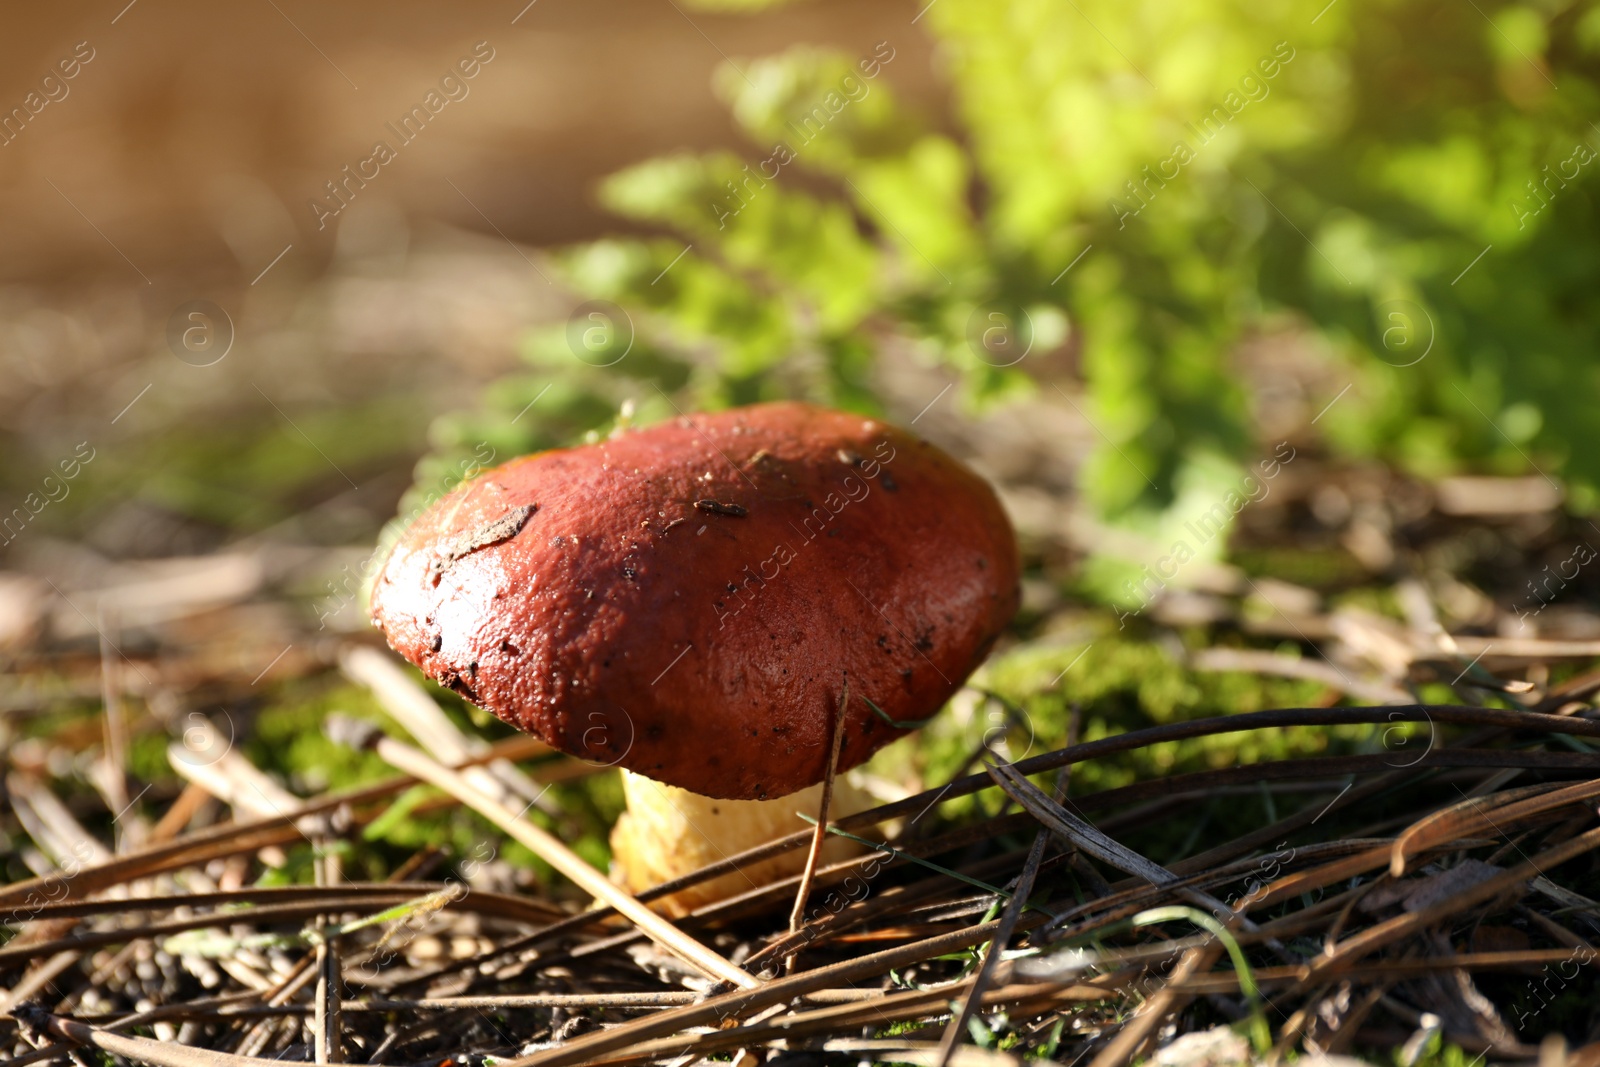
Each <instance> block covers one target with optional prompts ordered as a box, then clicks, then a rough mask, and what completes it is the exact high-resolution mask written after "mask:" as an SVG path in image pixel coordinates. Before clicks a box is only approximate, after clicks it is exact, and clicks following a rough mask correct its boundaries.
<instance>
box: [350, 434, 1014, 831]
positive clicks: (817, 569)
mask: <svg viewBox="0 0 1600 1067" xmlns="http://www.w3.org/2000/svg"><path fill="white" fill-rule="evenodd" d="M1018 595H1019V594H1018V575H1017V551H1016V542H1015V536H1014V534H1013V533H1012V530H1011V525H1010V523H1009V522H1008V521H1007V519H1006V516H1005V513H1004V511H1003V510H1002V509H1001V507H1000V503H999V501H998V500H997V499H996V498H995V495H994V492H993V490H992V489H990V487H989V486H988V485H987V484H986V483H985V482H984V481H983V480H982V479H981V478H979V477H978V476H977V475H976V474H974V473H973V472H972V471H970V470H969V469H968V468H966V467H965V466H963V465H962V464H961V463H959V462H958V461H956V460H955V459H953V458H951V457H950V456H949V455H947V454H946V453H944V452H943V451H941V450H939V449H938V448H936V447H935V446H933V445H932V444H930V443H928V442H927V441H923V440H921V439H919V438H917V437H916V436H915V435H913V434H909V433H907V432H905V431H903V430H900V429H897V428H895V427H892V426H889V425H887V424H885V423H883V422H880V421H877V420H874V419H869V418H865V417H862V416H859V415H850V414H846V413H843V412H838V411H829V410H827V409H824V408H818V407H813V406H810V405H806V404H798V403H778V404H762V405H757V406H754V407H747V408H737V409H734V410H731V411H724V412H719V413H716V414H710V415H695V416H692V417H687V418H680V419H675V420H673V421H671V422H668V423H663V424H660V425H657V426H653V427H650V428H647V429H643V430H635V431H630V432H627V433H623V434H621V435H619V436H617V437H614V438H612V439H610V440H607V441H603V442H601V443H598V444H594V445H588V446H585V447H582V448H575V449H568V450H563V451H554V452H543V453H539V454H537V455H532V456H525V457H523V458H521V459H517V460H513V461H512V462H510V463H507V464H505V465H504V466H501V467H498V468H495V469H494V470H490V471H488V472H486V473H484V474H483V475H481V476H479V477H478V478H476V479H474V480H473V481H471V482H469V483H467V484H465V485H463V486H461V487H459V488H458V489H457V490H456V491H455V492H453V493H451V494H450V495H449V496H447V497H446V498H444V499H443V500H440V501H439V502H437V503H436V504H434V505H433V506H432V507H431V508H429V509H428V510H427V511H426V512H424V513H423V514H422V515H421V516H420V517H419V518H418V519H417V521H416V522H415V523H414V524H413V525H412V526H411V528H410V529H408V530H407V531H406V532H405V533H404V534H403V535H402V536H401V538H400V540H399V541H398V542H397V543H396V545H395V547H394V549H393V551H392V552H391V554H390V556H389V558H388V560H387V561H386V562H385V564H384V567H383V570H382V572H381V573H380V575H379V576H378V580H377V582H376V584H375V586H374V588H373V592H372V616H373V619H374V621H375V622H376V623H377V625H378V626H380V627H381V628H382V629H383V631H384V634H385V636H387V637H388V639H389V643H390V645H392V646H393V647H394V649H395V650H396V651H398V652H399V653H400V654H401V655H403V656H405V657H406V658H407V659H409V660H411V661H412V662H413V663H415V664H417V665H418V666H419V667H421V668H422V669H423V670H424V671H426V672H427V674H428V675H429V676H430V677H432V678H434V679H435V680H437V681H438V682H439V683H440V684H442V685H446V686H449V687H450V688H452V689H454V690H456V691H457V692H459V693H461V694H462V695H463V696H465V697H466V698H467V699H469V700H472V701H474V702H475V703H477V704H480V705H482V706H483V707H485V708H487V709H488V710H490V711H492V712H494V714H496V715H498V716H499V717H500V718H502V719H504V720H505V721H507V722H509V723H511V724H512V725H514V726H517V727H519V728H521V729H524V730H527V731H528V732H530V733H534V734H537V735H538V736H540V737H542V738H544V739H545V740H546V741H548V742H549V743H550V744H552V745H553V746H555V747H557V748H559V749H562V750H563V751H566V752H569V753H571V754H573V755H575V756H577V757H579V758H581V759H586V760H590V761H593V762H595V763H599V764H605V765H620V766H624V767H627V768H628V769H630V770H632V771H636V772H638V773H640V774H643V775H646V776H648V777H651V778H655V779H657V780H658V781H662V782H666V783H669V784H671V785H676V786H679V787H681V788H684V789H689V790H692V791H694V792H697V793H701V794H704V795H706V796H712V797H723V798H730V799H763V798H768V797H778V796H783V795H785V794H788V793H792V792H794V791H795V790H797V789H802V788H804V787H806V786H808V785H811V784H813V783H815V782H817V781H819V780H821V778H822V777H823V775H824V773H825V764H826V762H827V757H828V751H829V744H828V742H829V736H830V735H829V731H830V729H831V724H832V720H833V716H834V714H835V709H837V707H838V701H839V698H840V696H841V693H842V691H843V689H844V685H845V682H846V681H848V683H849V692H850V697H851V699H850V707H849V712H848V715H847V718H846V720H845V735H844V740H843V743H842V748H841V752H840V761H839V763H840V770H844V769H846V768H849V767H853V766H855V765H856V764H859V763H861V762H862V761H863V760H865V759H866V758H867V757H868V756H870V755H871V754H872V753H873V752H874V751H876V750H877V749H878V748H880V747H881V746H883V745H884V744H887V743H888V742H889V741H892V740H894V739H895V738H897V737H900V736H902V735H903V733H904V732H905V729H906V728H910V727H911V726H912V725H914V724H916V723H917V721H918V720H920V719H923V718H926V717H927V716H928V715H929V714H931V713H932V712H934V711H936V710H937V709H938V708H939V707H940V706H941V705H942V704H943V703H944V701H945V700H946V699H948V698H949V697H950V695H951V694H952V693H954V692H955V690H956V689H957V688H958V687H959V686H960V684H961V683H962V681H963V680H964V679H965V678H966V677H967V675H968V674H969V673H971V671H972V670H973V669H974V668H975V667H977V665H978V664H979V663H980V662H981V661H982V659H983V657H984V656H985V655H986V654H987V653H988V651H989V649H990V647H991V646H992V645H993V643H994V641H995V639H996V638H997V637H998V636H999V635H1000V633H1001V631H1002V630H1003V629H1004V627H1005V625H1006V623H1007V622H1008V621H1009V620H1010V618H1011V616H1012V615H1013V614H1014V613H1015V611H1016V608H1017V603H1018Z"/></svg>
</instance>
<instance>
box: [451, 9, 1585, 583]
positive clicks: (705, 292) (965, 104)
mask: <svg viewBox="0 0 1600 1067" xmlns="http://www.w3.org/2000/svg"><path fill="white" fill-rule="evenodd" d="M698 6H702V7H706V6H708V0H702V3H701V4H700V5H698ZM709 6H710V7H711V8H714V9H716V10H724V9H727V8H729V7H730V6H733V7H739V8H754V7H759V6H763V5H762V4H760V3H758V2H742V3H738V4H734V5H730V4H728V3H725V2H717V3H712V4H709ZM907 33H908V34H912V33H918V34H920V33H931V34H933V35H934V36H935V38H936V39H937V40H936V44H937V48H938V55H939V57H940V60H941V62H940V64H939V67H940V70H941V71H942V72H943V73H944V74H945V75H946V76H947V78H948V82H949V88H950V90H951V93H952V100H953V105H954V113H955V120H956V121H955V128H954V129H953V130H947V129H942V128H941V126H940V123H939V120H938V118H937V116H925V115H919V114H916V113H913V112H912V111H911V110H910V109H908V108H907V107H906V106H905V105H903V104H902V103H901V102H900V101H899V100H898V99H897V98H896V96H895V93H894V91H893V89H892V84H891V83H892V82H893V81H894V80H895V77H896V62H897V60H896V56H897V55H898V54H899V52H898V50H897V47H896V45H897V42H895V41H885V42H883V43H881V44H879V45H877V46H876V47H875V48H874V49H872V50H871V51H869V52H866V53H865V54H863V55H859V56H858V55H842V54H838V53H834V52H828V51H821V50H818V49H815V48H811V47H797V48H794V49H792V50H790V51H788V52H785V53H783V54H780V55H776V56H770V57H765V58H758V59H753V60H737V61H734V62H730V63H728V64H727V65H725V66H724V67H723V69H722V70H721V71H720V72H719V74H718V76H717V78H716V86H715V87H716V90H717V91H718V93H719V94H720V95H721V96H722V98H723V99H724V100H725V101H726V102H727V105H728V107H729V109H730V111H731V114H732V116H733V118H734V120H735V122H736V124H737V126H738V128H739V129H740V130H741V131H742V132H743V133H744V134H745V136H746V137H747V139H748V145H749V148H748V150H747V151H743V152H740V153H732V152H712V153H705V154H690V153H681V154H677V155H672V156H668V157H665V158H658V159H652V160H647V161H644V162H641V163H639V164H638V165H636V166H633V167H631V168H629V169H627V170H625V171H623V172H621V173H619V174H617V175H614V176H613V177H612V178H611V179H609V180H608V181H607V182H606V183H604V185H603V187H602V188H601V190H600V195H601V198H602V200H603V202H604V203H605V204H606V205H607V206H608V207H609V208H610V209H612V210H613V211H615V212H616V213H617V214H618V215H620V216H622V217H624V218H626V219H628V220H630V221H631V222H633V223H634V224H636V225H640V226H643V227H645V228H646V229H647V230H654V231H657V232H658V233H659V234H660V236H655V237H638V238H630V239H619V240H605V241H598V242H594V243H590V244H585V245H581V246H578V247H575V248H571V249H568V250H566V251H565V252H563V253H562V254H561V255H560V257H559V261H560V265H561V268H562V269H563V270H564V271H565V274H566V276H567V279H568V280H569V281H570V282H571V284H572V285H573V286H574V287H575V288H576V289H577V290H578V291H580V292H582V293H584V294H586V295H588V296H590V297H592V298H593V299H594V300H595V301H599V302H609V303H596V304H593V305H586V306H585V307H584V308H580V309H579V313H578V315H576V316H575V318H574V322H573V323H572V324H569V326H568V327H566V328H564V329H562V328H556V329H552V330H550V331H548V332H547V333H545V334H543V335H540V336H536V337H533V338H530V340H529V343H528V346H527V352H526V355H527V358H528V362H529V363H530V365H531V366H530V371H529V372H528V373H526V374H523V375H518V376H516V377H514V378H512V379H511V380H507V381H503V382H501V383H499V385H497V386H496V387H495V388H494V390H493V391H492V392H491V394H490V396H489V397H488V408H489V409H490V410H489V412H488V413H487V415H486V414H485V413H482V412H480V413H474V414H472V415H467V416H462V417H458V418H456V419H452V420H447V421H446V422H444V423H443V424H442V425H441V426H439V427H438V428H437V433H436V444H437V445H438V449H439V451H438V456H440V457H444V458H443V459H438V458H436V459H435V461H433V466H431V467H425V469H424V470H423V472H422V475H423V477H422V479H421V481H422V484H423V485H426V484H428V482H429V479H430V478H431V477H435V476H437V475H438V473H439V470H440V469H442V467H443V466H447V465H448V463H449V462H453V461H454V459H455V457H458V456H459V455H460V454H462V453H463V451H464V450H466V449H469V448H471V447H473V446H475V445H477V444H479V443H480V442H482V441H488V440H491V439H492V443H493V444H494V446H495V447H496V448H497V449H498V450H499V451H500V452H501V453H502V454H510V453H514V452H521V451H528V450H532V449H537V448H542V447H549V446H552V445H556V444H565V443H570V442H571V440H573V439H574V438H575V437H577V436H579V435H581V433H582V432H583V431H584V430H591V429H595V428H601V427H604V426H605V425H606V424H607V423H608V422H609V420H611V419H612V418H613V417H614V412H615V410H616V407H617V404H618V403H619V402H620V401H622V400H624V399H630V398H631V399H635V400H637V401H638V404H639V410H638V412H637V415H636V417H637V418H639V419H641V420H649V419H653V418H659V417H663V416H665V415H668V414H671V412H672V408H673V406H674V405H675V404H677V403H679V402H680V401H681V402H682V403H683V404H685V405H694V406H706V407H716V406H722V405H728V404H736V403H744V402H749V401H754V400H758V399H763V398H773V397H783V396H803V397H808V398H810V399H813V400H817V401H820V402H824V403H830V404H834V405H840V406H844V407H849V408H857V409H863V410H872V409H874V408H875V407H876V406H877V400H876V397H875V394H874V387H873V386H874V383H873V378H872V369H873V361H874V358H875V354H876V353H878V352H879V351H881V350H882V349H884V348H885V347H887V346H891V345H893V346H897V347H899V348H900V349H902V350H908V351H910V352H911V353H913V355H914V356H915V358H918V359H920V360H922V361H924V362H926V363H929V364H935V365H939V366H942V367H944V368H946V369H947V370H948V371H950V372H953V373H954V374H956V375H958V376H959V377H960V379H961V381H962V382H963V384H964V390H963V392H964V394H965V397H966V399H967V401H968V402H969V404H984V403H995V402H1003V401H1004V399H1005V398H1006V397H1008V396H1012V395H1015V394H1017V393H1019V392H1025V391H1029V390H1036V389H1040V388H1044V389H1057V388H1060V389H1062V390H1063V391H1066V392H1068V393H1070V394H1076V393H1078V392H1079V391H1080V389H1081V390H1082V391H1084V393H1085V394H1086V395H1085V398H1084V399H1085V402H1084V403H1082V404H1080V406H1081V407H1082V408H1083V410H1085V412H1086V413H1087V414H1088V415H1089V417H1090V418H1091V419H1092V420H1093V422H1094V424H1095V426H1096V427H1097V428H1098V429H1099V430H1100V431H1101V432H1102V433H1103V434H1104V435H1105V438H1106V441H1105V445H1104V447H1103V448H1101V450H1100V451H1099V452H1098V453H1097V454H1096V455H1095V456H1094V457H1093V458H1092V459H1091V460H1090V462H1089V463H1088V465H1087V467H1086V469H1085V470H1084V471H1083V474H1082V478H1081V484H1082V486H1083V489H1084V493H1085V496H1086V498H1087V499H1088V500H1089V501H1090V502H1091V504H1092V505H1093V506H1094V507H1095V508H1096V509H1097V510H1098V512H1099V513H1100V514H1101V515H1102V516H1104V517H1105V518H1107V519H1108V520H1110V521H1112V522H1114V523H1117V524H1120V525H1122V526H1124V527H1126V528H1129V529H1133V530H1138V531H1140V532H1142V533H1144V534H1145V535H1147V536H1153V537H1156V539H1158V540H1159V539H1161V536H1160V535H1161V534H1162V533H1163V532H1164V531H1166V530H1169V529H1171V528H1172V525H1173V522H1174V521H1175V519H1177V518H1181V517H1184V516H1186V515H1187V514H1188V513H1189V511H1190V510H1191V509H1192V507H1194V506H1200V507H1203V506H1204V505H1205V503H1210V502H1212V501H1214V500H1215V498H1216V496H1217V494H1218V487H1219V486H1221V487H1225V486H1226V485H1228V484H1229V483H1230V482H1232V481H1234V480H1236V479H1237V477H1238V475H1239V473H1240V471H1241V469H1242V468H1241V464H1242V463H1245V462H1247V461H1249V460H1251V459H1253V458H1256V457H1257V456H1258V455H1259V454H1260V451H1259V450H1260V449H1261V447H1262V444H1263V443H1262V442H1259V441H1256V440H1255V439H1254V437H1255V434H1254V432H1253V420H1252V414H1251V410H1252V409H1251V387H1250V386H1249V385H1247V384H1245V383H1244V382H1242V381H1241V374H1240V372H1239V369H1238V368H1237V366H1236V365H1235V354H1236V353H1237V351H1238V347H1239V345H1240V343H1241V342H1245V341H1247V340H1249V339H1251V338H1254V337H1259V336H1262V335H1263V334H1280V333H1282V332H1283V331H1285V330H1288V331H1290V332H1297V333H1299V334H1300V335H1301V336H1302V337H1303V338H1304V339H1305V340H1304V342H1303V343H1298V342H1297V343H1298V344H1299V348H1300V349H1301V350H1303V353H1302V354H1303V355H1304V358H1308V359H1311V360H1313V361H1317V362H1320V363H1321V364H1322V365H1323V367H1324V368H1325V369H1326V371H1327V374H1328V375H1329V379H1328V380H1330V381H1335V382H1338V383H1341V384H1342V383H1343V382H1349V383H1350V385H1351V388H1350V390H1349V392H1348V394H1347V395H1343V396H1342V398H1341V400H1340V402H1339V403H1338V404H1336V405H1335V406H1333V407H1332V408H1331V409H1330V410H1329V411H1328V412H1327V415H1326V417H1325V418H1322V419H1320V420H1319V421H1318V424H1317V426H1316V429H1317V431H1319V432H1321V433H1322V434H1323V436H1324V440H1325V441H1326V442H1327V444H1328V445H1329V446H1330V447H1331V448H1332V449H1334V450H1335V451H1336V452H1338V453H1340V454H1342V455H1345V456H1350V457H1365V456H1377V457H1381V458H1384V459H1387V460H1389V461H1392V462H1395V463H1397V464H1399V465H1400V466H1402V467H1404V468H1406V469H1407V470H1409V471H1411V472H1413V473H1416V474H1420V475H1422V476H1437V475H1441V474H1444V473H1447V472H1450V471H1453V470H1458V469H1476V470H1482V471H1487V472H1497V473H1515V472H1521V471H1525V470H1528V469H1530V468H1532V467H1535V466H1536V467H1537V468H1538V469H1540V470H1543V471H1547V472H1550V473H1551V474H1557V473H1559V474H1561V475H1563V476H1564V478H1565V479H1566V481H1567V482H1568V485H1569V488H1570V491H1571V500H1572V502H1573V504H1574V505H1575V506H1576V507H1577V508H1579V509H1580V510H1587V509H1588V508H1590V507H1592V506H1593V505H1594V504H1595V503H1596V495H1595V487H1596V486H1597V485H1600V422H1597V421H1596V420H1594V419H1592V418H1590V417H1589V408H1590V407H1591V405H1592V404H1593V403H1594V401H1595V399H1596V394H1597V389H1596V386H1597V384H1600V367H1597V365H1596V362H1595V360H1594V358H1593V355H1594V352H1595V351H1596V348H1597V341H1600V338H1597V326H1600V304H1597V302H1596V301H1595V299H1594V296H1593V294H1594V293H1595V292H1596V290H1597V288H1600V258H1597V257H1596V256H1595V255H1594V252H1593V250H1594V248H1595V247H1596V237H1597V236H1600V234H1597V232H1596V231H1597V222H1596V215H1595V201H1594V197H1593V192H1594V190H1595V189H1596V187H1597V186H1596V179H1595V175H1596V174H1597V173H1600V166H1597V165H1595V163H1594V159H1595V157H1596V154H1597V146H1600V126H1597V125H1596V118H1597V117H1600V84H1597V73H1600V71H1597V53H1600V7H1597V6H1596V5H1595V4H1593V3H1571V2H1566V0H1539V2H1532V3H1526V4H1501V3H1497V4H1486V3H1476V4H1462V5H1453V4H1452V5H1444V6H1439V5H1436V4H1430V3H1425V2H1422V0H1341V2H1336V3H1332V4H1328V5H1327V6H1326V7H1324V6H1323V5H1321V4H1319V3H1311V4H1309V5H1308V4H1306V3H1303V2H1302V3H1293V4H1291V3H1288V2H1285V0H1264V2H1255V3H1244V2H1242V0H1215V2H1208V3H1205V4H1200V5H1194V4H1182V3H1178V2H1176V0H1148V2H1145V3H1142V4H1136V5H1127V4H1121V3H1113V2H1110V0H1082V2H1081V3H1073V4H1065V5H1062V4H1055V3H1045V2H1041V0H1006V2H1003V3H992V2H982V0H939V2H938V3H935V4H932V5H929V6H928V8H927V10H926V12H925V14H924V15H923V16H922V17H921V18H920V19H919V20H918V23H917V25H916V26H915V27H908V29H907ZM904 43H905V42H904V41H902V42H899V44H901V45H903V44H904ZM899 62H900V63H902V64H903V63H904V62H906V60H904V59H901V60H899ZM1024 349H1027V350H1028V356H1027V358H1023V359H1020V360H1019V359H1018V358H1017V356H1018V354H1019V353H1020V352H1022V351H1023V350H1024ZM1307 353H1308V354H1307ZM1051 355H1056V356H1060V357H1063V358H1055V359H1048V358H1046V357H1049V356H1051ZM1252 384H1253V385H1257V386H1259V385H1261V384H1263V383H1260V382H1256V383H1252ZM547 387H548V392H541V391H542V390H545V389H546V388H547ZM1338 388H1339V385H1337V384H1336V385H1335V386H1334V387H1333V389H1332V390H1330V394H1329V395H1328V396H1326V397H1321V396H1318V397H1307V398H1305V399H1306V403H1307V404H1308V405H1310V410H1311V411H1315V410H1316V408H1319V407H1321V406H1322V405H1323V404H1324V403H1326V402H1327V401H1331V400H1332V399H1333V398H1334V394H1335V391H1336V390H1337V389H1338ZM535 397H538V399H537V402H536V404H535V405H534V407H533V408H532V409H528V408H527V405H528V404H529V402H530V401H533V400H534V399H535ZM669 397H673V398H675V399H669ZM530 410H531V414H528V415H526V416H525V417H521V418H517V419H515V421H513V419H514V416H517V415H518V414H519V413H522V412H527V411H530ZM1201 502H1203V503H1201ZM1217 548H1218V549H1219V550H1220V544H1219V545H1218V546H1217ZM1102 584H1103V585H1104V586H1105V587H1106V588H1108V589H1109V588H1112V587H1114V586H1115V585H1117V584H1120V583H1117V582H1114V581H1113V582H1109V583H1102Z"/></svg>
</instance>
